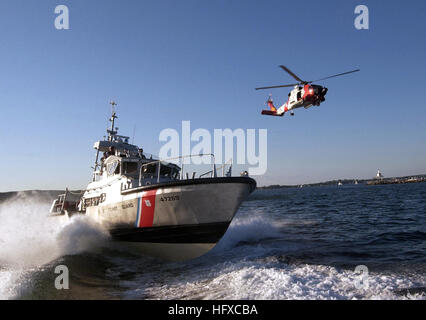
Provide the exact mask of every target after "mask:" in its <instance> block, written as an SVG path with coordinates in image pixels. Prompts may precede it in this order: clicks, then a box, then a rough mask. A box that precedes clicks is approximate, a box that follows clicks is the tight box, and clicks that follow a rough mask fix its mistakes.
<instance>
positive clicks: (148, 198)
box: [139, 190, 157, 228]
mask: <svg viewBox="0 0 426 320" xmlns="http://www.w3.org/2000/svg"><path fill="white" fill-rule="evenodd" d="M156 194H157V190H150V191H147V192H144V193H143V195H142V199H141V208H140V210H141V212H140V217H141V218H140V222H139V228H146V227H152V224H153V222H154V213H155V198H156Z"/></svg>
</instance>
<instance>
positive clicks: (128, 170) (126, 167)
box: [123, 162, 138, 174]
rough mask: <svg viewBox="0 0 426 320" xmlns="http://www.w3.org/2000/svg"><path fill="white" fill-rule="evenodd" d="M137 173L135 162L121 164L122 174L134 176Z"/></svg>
mask: <svg viewBox="0 0 426 320" xmlns="http://www.w3.org/2000/svg"><path fill="white" fill-rule="evenodd" d="M137 171H138V163H137V162H124V163H123V174H135V173H136V172H137Z"/></svg>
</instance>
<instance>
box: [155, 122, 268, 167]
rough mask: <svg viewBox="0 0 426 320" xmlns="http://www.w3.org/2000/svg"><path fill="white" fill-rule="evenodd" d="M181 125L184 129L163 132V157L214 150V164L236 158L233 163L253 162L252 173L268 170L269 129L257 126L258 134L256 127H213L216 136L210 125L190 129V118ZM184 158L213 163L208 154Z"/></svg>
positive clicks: (169, 129)
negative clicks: (205, 127)
mask: <svg viewBox="0 0 426 320" xmlns="http://www.w3.org/2000/svg"><path fill="white" fill-rule="evenodd" d="M181 129H182V130H181V133H179V132H178V131H177V130H175V129H171V128H168V129H164V130H162V131H161V132H160V136H159V140H160V142H165V144H164V145H163V146H162V147H161V149H160V154H159V156H160V159H170V158H177V157H179V156H180V155H182V156H187V155H193V156H197V155H200V154H214V156H215V164H223V163H226V162H227V161H228V160H230V159H233V163H234V164H238V165H249V166H251V167H249V169H248V173H249V174H250V175H263V174H265V173H266V170H267V163H268V143H267V142H268V141H267V139H268V130H267V129H258V132H257V134H256V131H257V130H256V129H246V130H243V129H235V130H232V129H214V130H213V138H212V134H211V133H210V131H208V130H207V129H201V128H199V129H196V130H194V131H193V132H191V122H190V121H182V128H181ZM256 138H258V140H256ZM193 143H195V145H194V146H192V144H193ZM256 146H257V147H256ZM234 147H235V148H234ZM235 149H236V150H235ZM256 150H258V151H257V152H256ZM234 151H236V154H235V156H234ZM182 161H183V164H211V159H210V158H209V157H187V158H184V159H182Z"/></svg>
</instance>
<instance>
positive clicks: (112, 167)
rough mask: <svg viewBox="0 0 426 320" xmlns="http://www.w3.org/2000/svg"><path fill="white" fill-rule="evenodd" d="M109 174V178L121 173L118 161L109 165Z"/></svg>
mask: <svg viewBox="0 0 426 320" xmlns="http://www.w3.org/2000/svg"><path fill="white" fill-rule="evenodd" d="M107 173H108V175H109V176H112V175H114V174H119V173H120V166H119V165H118V161H114V162H111V163H108V164H107Z"/></svg>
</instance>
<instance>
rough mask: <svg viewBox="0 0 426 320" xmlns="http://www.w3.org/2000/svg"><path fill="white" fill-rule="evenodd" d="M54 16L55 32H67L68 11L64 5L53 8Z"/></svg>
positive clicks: (68, 24)
mask: <svg viewBox="0 0 426 320" xmlns="http://www.w3.org/2000/svg"><path fill="white" fill-rule="evenodd" d="M55 14H57V15H58V16H56V18H55V21H54V24H55V28H56V29H57V30H68V29H69V28H70V11H69V9H68V7H67V6H66V5H63V4H62V5H59V6H56V8H55Z"/></svg>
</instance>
